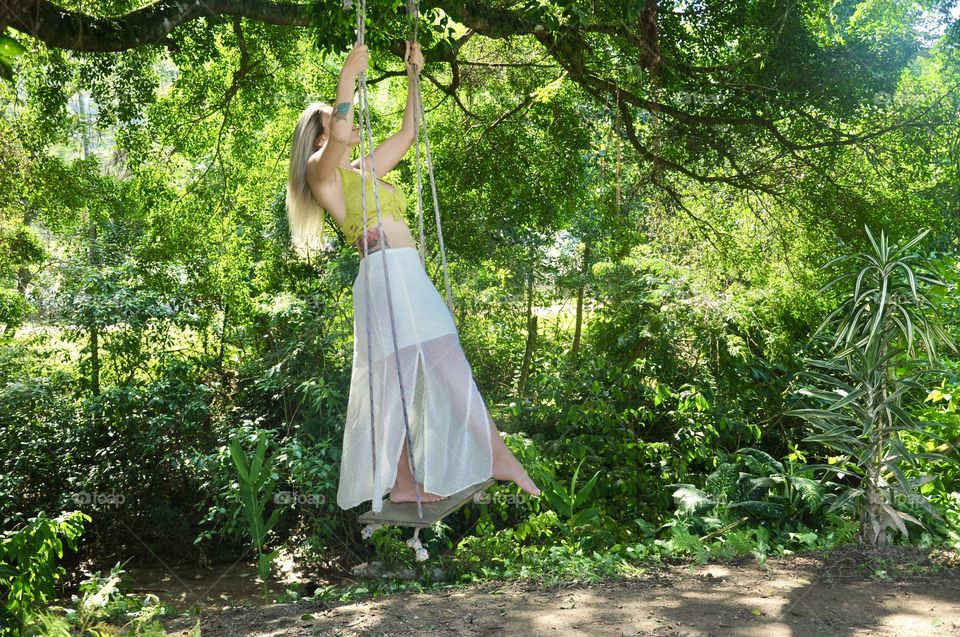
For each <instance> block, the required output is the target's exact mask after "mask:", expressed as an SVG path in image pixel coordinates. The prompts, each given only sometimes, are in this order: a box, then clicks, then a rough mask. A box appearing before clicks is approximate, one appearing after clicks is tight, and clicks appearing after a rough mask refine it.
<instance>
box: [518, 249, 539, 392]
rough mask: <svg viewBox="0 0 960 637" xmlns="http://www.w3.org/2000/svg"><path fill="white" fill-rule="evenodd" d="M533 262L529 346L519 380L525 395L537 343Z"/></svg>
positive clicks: (528, 282)
mask: <svg viewBox="0 0 960 637" xmlns="http://www.w3.org/2000/svg"><path fill="white" fill-rule="evenodd" d="M533 276H534V273H533V264H532V261H531V265H530V274H529V275H528V276H527V347H526V350H525V351H524V353H523V364H522V365H521V366H520V380H519V381H518V382H517V394H518V395H520V396H523V392H524V389H525V387H526V385H527V378H528V377H529V375H530V364H531V362H532V361H533V352H534V349H535V348H536V344H537V317H536V316H534V314H533Z"/></svg>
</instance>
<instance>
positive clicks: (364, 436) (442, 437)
mask: <svg viewBox="0 0 960 637" xmlns="http://www.w3.org/2000/svg"><path fill="white" fill-rule="evenodd" d="M384 255H386V259H387V267H388V268H389V279H390V292H391V298H392V302H393V314H394V322H395V324H396V338H397V346H398V348H399V350H400V357H399V369H400V374H401V375H402V378H403V389H404V393H405V395H406V405H407V413H408V424H409V427H410V449H411V450H412V451H413V465H414V469H415V476H416V479H417V481H418V482H423V485H424V489H425V490H426V491H427V492H429V493H435V494H437V495H452V494H454V493H457V492H458V491H461V490H463V489H465V488H467V487H469V486H471V485H474V484H477V483H478V482H483V481H484V480H486V479H488V478H489V477H490V476H491V475H492V474H493V451H492V446H491V438H490V434H491V427H490V425H491V422H492V421H491V418H490V414H489V412H488V411H487V407H486V405H485V404H484V401H483V397H482V396H481V395H480V391H479V389H478V388H477V385H476V382H475V381H474V379H473V372H472V370H471V368H470V365H469V363H468V362H467V359H466V357H465V356H464V353H463V349H462V347H461V345H460V339H459V337H458V335H457V331H456V326H455V325H454V322H453V318H452V317H451V316H450V311H449V309H448V308H447V305H446V303H445V302H444V301H443V298H442V297H441V296H440V293H439V292H438V291H437V288H436V287H435V286H434V285H433V282H432V281H431V280H430V277H428V276H427V273H426V272H424V270H423V266H422V265H421V263H420V255H419V253H418V252H417V250H415V249H414V248H384V249H381V250H379V251H377V252H374V253H372V254H370V255H368V256H367V258H366V259H362V260H361V262H360V272H359V274H358V275H357V278H356V280H355V281H354V284H353V308H354V329H353V336H354V341H353V342H354V347H353V372H352V377H351V382H350V397H349V400H348V403H347V419H346V426H345V428H344V432H343V454H342V458H341V462H340V485H339V488H338V490H337V504H338V505H339V506H340V507H341V508H343V509H349V508H352V507H355V506H357V505H359V504H361V503H363V502H366V501H368V500H372V508H373V510H374V511H378V512H379V511H381V510H382V500H383V496H384V495H386V494H387V493H389V492H390V490H391V489H392V488H393V483H394V482H395V481H396V477H397V463H398V461H399V460H400V452H401V451H402V449H403V441H404V420H403V405H402V402H401V395H400V379H399V378H398V372H397V367H398V365H397V357H396V355H395V350H394V344H393V332H392V329H391V324H390V314H389V307H388V305H387V295H386V283H385V280H384V274H383V259H384ZM367 268H369V269H370V272H369V274H370V282H369V289H371V290H372V291H373V294H372V295H370V296H369V297H367V294H368V287H367V281H366V269H367ZM367 298H369V301H366V302H368V303H369V308H370V314H371V315H370V342H369V343H368V340H367V324H366V320H367V308H366V302H365V299H367ZM368 347H369V348H370V350H371V354H372V359H373V366H372V370H373V394H372V399H373V400H372V403H373V414H374V419H373V420H374V430H375V434H376V445H377V446H376V465H377V466H376V471H374V470H373V459H372V456H371V439H370V408H371V393H370V384H369V378H368V373H367V372H368V369H369V368H368V365H367V348H368ZM403 461H404V462H406V461H407V459H406V458H404V459H403Z"/></svg>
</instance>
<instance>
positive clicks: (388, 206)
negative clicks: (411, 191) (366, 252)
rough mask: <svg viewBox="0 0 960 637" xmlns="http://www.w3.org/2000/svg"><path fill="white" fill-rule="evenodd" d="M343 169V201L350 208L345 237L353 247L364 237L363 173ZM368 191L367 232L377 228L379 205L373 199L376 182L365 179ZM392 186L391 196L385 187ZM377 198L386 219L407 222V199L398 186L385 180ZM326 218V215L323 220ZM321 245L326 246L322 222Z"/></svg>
mask: <svg viewBox="0 0 960 637" xmlns="http://www.w3.org/2000/svg"><path fill="white" fill-rule="evenodd" d="M337 168H338V169H340V180H341V181H342V183H343V200H344V203H345V205H346V208H347V216H346V217H345V218H344V220H343V225H342V229H343V234H344V237H345V238H346V240H347V241H348V242H349V243H350V245H356V244H357V241H359V240H360V235H361V234H363V212H362V208H363V201H362V199H361V198H360V196H361V192H360V173H358V172H357V171H355V170H351V169H349V168H345V167H343V166H339V165H338V166H337ZM363 179H364V181H365V182H366V191H367V229H370V228H375V227H377V202H376V200H375V199H374V197H373V179H372V178H371V176H370V175H369V173H368V174H367V175H364V177H363ZM383 184H387V186H393V192H390V191H389V190H388V189H387V188H385V187H384V186H383ZM377 195H378V196H379V198H380V214H381V215H382V216H383V217H392V218H394V219H396V220H398V221H406V219H405V218H404V212H405V211H406V209H407V197H406V194H405V193H404V192H403V189H402V188H400V186H399V185H397V184H393V183H390V182H385V181H383V180H382V179H381V180H380V184H379V185H378V186H377ZM325 216H326V215H325V214H324V217H325ZM320 242H321V243H322V242H323V220H322V219H321V221H320Z"/></svg>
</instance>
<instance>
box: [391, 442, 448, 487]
mask: <svg viewBox="0 0 960 637" xmlns="http://www.w3.org/2000/svg"><path fill="white" fill-rule="evenodd" d="M417 488H418V489H420V501H421V502H436V501H437V500H443V499H444V498H445V497H447V496H444V495H436V494H433V493H425V492H424V490H423V483H422V482H418V483H417ZM390 501H391V502H416V501H417V492H416V490H415V489H414V487H413V473H411V472H410V461H409V458H407V440H406V437H404V440H403V448H401V449H400V461H399V462H398V463H397V480H396V482H394V483H393V489H391V490H390Z"/></svg>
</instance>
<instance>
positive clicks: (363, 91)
mask: <svg viewBox="0 0 960 637" xmlns="http://www.w3.org/2000/svg"><path fill="white" fill-rule="evenodd" d="M351 3H352V2H351V0H344V8H349V6H350V4H351ZM366 11H367V3H366V0H361V1H360V3H359V4H358V5H357V29H356V30H357V42H358V43H359V44H363V43H364V35H365V26H366ZM407 12H408V18H409V19H410V22H409V33H410V34H411V37H410V38H409V40H410V42H412V43H417V42H418V38H417V30H418V24H419V15H420V5H419V0H407ZM413 66H414V69H413V70H414V73H413V74H412V78H413V84H412V87H411V89H412V90H413V91H414V95H415V98H416V99H415V108H416V111H415V115H416V121H415V138H416V149H415V151H416V166H417V217H418V222H419V224H418V225H419V232H420V244H419V253H420V264H421V265H422V266H423V268H424V269H426V254H425V249H426V237H425V234H424V229H423V178H422V174H421V171H420V126H421V124H422V125H423V141H424V147H425V150H426V160H427V174H428V175H429V178H430V190H431V194H432V198H433V210H434V221H435V222H436V224H437V238H438V240H439V242H440V257H441V261H442V264H443V279H444V287H445V288H446V293H447V308H448V309H449V311H450V316H451V318H452V319H454V321H455V318H456V315H455V313H454V306H453V290H452V288H451V286H450V271H449V267H448V265H447V254H446V247H445V245H444V242H443V228H442V226H441V223H440V204H439V202H438V199H437V184H436V178H435V176H434V172H433V159H432V157H431V155H430V136H429V131H428V129H427V117H426V112H425V110H424V106H423V94H422V93H421V91H420V75H419V72H418V69H417V68H416V64H414V65H413ZM358 82H359V88H360V90H359V104H358V106H359V111H360V118H361V131H360V158H361V159H360V193H361V195H360V198H361V206H362V207H363V235H362V239H361V241H362V243H363V257H364V259H366V258H367V256H369V254H370V253H369V246H368V245H367V240H366V238H367V227H368V226H367V198H366V196H367V190H366V178H365V177H364V175H365V172H364V170H363V158H364V157H366V153H365V152H364V139H366V140H367V144H368V147H369V150H370V153H369V154H370V162H371V165H370V172H371V175H372V179H373V197H374V206H375V208H376V211H377V231H378V234H379V236H380V238H381V240H382V242H383V246H382V247H381V251H384V250H385V249H386V248H389V247H390V245H389V243H388V242H387V237H386V235H385V234H384V233H383V218H382V214H381V209H380V193H379V190H378V187H377V186H378V184H377V171H376V165H375V162H374V157H373V153H374V151H373V126H372V123H371V119H370V106H369V95H368V90H367V79H366V71H361V72H360V75H359V76H358ZM382 256H383V259H382V261H383V276H384V282H385V284H386V288H387V306H388V308H389V313H390V329H391V333H392V335H393V349H394V356H395V358H396V361H397V380H398V382H399V385H400V401H401V405H402V407H403V428H404V435H405V437H406V441H407V457H408V459H409V461H410V468H411V471H412V473H413V486H414V489H415V491H416V494H417V513H418V516H419V517H420V518H421V519H422V518H423V503H422V498H421V495H420V487H419V486H418V485H417V475H416V467H415V465H414V457H413V445H412V444H411V440H410V423H409V417H408V415H407V399H406V390H405V388H404V385H403V375H402V374H401V371H400V350H399V347H398V344H397V325H396V319H395V316H394V309H393V298H392V295H391V292H390V275H389V271H388V268H387V257H386V253H385V252H384V254H383V255H382ZM364 272H365V282H366V288H367V294H366V296H365V298H364V303H365V308H366V317H367V320H366V333H367V343H368V344H371V343H372V337H371V327H370V318H371V314H370V297H371V296H372V294H373V291H372V289H371V288H370V268H364ZM367 382H368V385H369V389H370V391H369V394H370V439H371V457H372V463H373V464H372V467H373V486H374V496H373V497H379V495H378V494H377V493H376V491H378V489H377V483H376V470H377V455H376V446H377V445H376V441H377V438H376V427H375V424H374V423H375V419H374V412H373V409H374V405H373V362H372V353H371V348H370V346H369V345H368V347H367ZM414 537H416V536H414Z"/></svg>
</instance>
